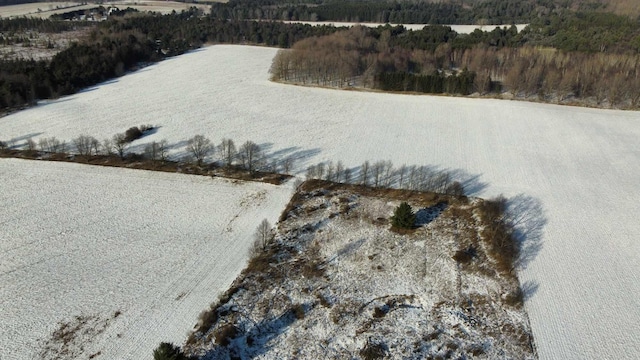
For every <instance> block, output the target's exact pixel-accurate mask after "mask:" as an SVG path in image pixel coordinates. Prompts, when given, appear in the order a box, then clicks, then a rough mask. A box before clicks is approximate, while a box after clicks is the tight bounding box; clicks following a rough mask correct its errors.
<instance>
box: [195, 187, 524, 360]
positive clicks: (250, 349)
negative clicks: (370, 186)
mask: <svg viewBox="0 0 640 360" xmlns="http://www.w3.org/2000/svg"><path fill="white" fill-rule="evenodd" d="M367 193H368V194H367ZM381 195H382V194H380V193H377V194H376V193H372V192H369V191H359V189H357V188H354V187H350V186H345V187H343V188H339V187H338V188H336V187H332V189H331V190H327V189H325V188H324V186H323V184H315V185H313V184H311V183H305V184H304V185H303V186H302V189H301V190H299V192H297V193H296V195H295V198H294V199H296V200H295V203H294V204H293V206H292V207H291V208H290V211H288V212H287V214H286V216H285V217H286V219H285V220H284V221H283V222H280V223H279V224H278V227H277V231H276V232H275V236H274V239H273V241H272V242H271V245H270V247H269V248H268V249H269V250H267V251H264V250H261V251H258V252H257V254H256V255H257V257H255V258H253V259H252V260H251V263H250V265H249V266H248V270H247V271H244V272H243V273H242V275H241V276H240V277H239V278H238V279H236V281H234V283H233V285H232V286H231V288H230V290H229V292H228V293H227V294H226V295H224V296H221V300H220V303H218V304H216V305H217V306H216V307H215V308H214V309H212V311H211V314H212V315H210V316H209V317H208V319H213V320H211V325H209V324H207V325H203V326H202V328H200V327H199V328H198V330H197V331H196V333H194V335H193V337H190V340H189V341H187V344H188V345H187V346H186V347H185V350H186V351H187V352H188V353H189V354H197V355H199V356H200V358H201V359H203V360H205V359H212V360H229V359H233V358H242V359H254V358H256V359H262V360H267V359H274V360H280V359H291V358H296V359H360V358H363V359H367V357H364V356H362V357H361V356H359V355H361V354H362V353H361V352H360V351H361V350H362V349H364V348H365V347H366V346H367V342H369V343H370V344H371V343H373V344H378V345H380V348H383V349H384V348H386V349H388V353H387V355H388V356H387V357H384V358H385V359H404V360H409V359H467V358H486V359H494V360H495V359H535V356H534V353H533V347H532V346H531V344H532V343H531V330H530V326H529V322H528V319H527V316H526V313H525V310H524V307H523V306H522V302H521V300H522V299H520V301H514V296H513V295H514V293H516V292H517V289H518V282H517V279H516V278H515V277H514V276H513V274H508V272H504V271H497V268H496V267H495V265H494V264H495V260H496V258H495V257H494V255H495V253H493V252H492V251H490V250H488V249H489V248H490V246H488V245H489V244H488V243H487V242H486V240H487V239H488V238H487V237H485V236H484V235H483V234H482V233H483V231H484V230H483V229H484V228H485V226H486V225H487V223H488V220H487V219H486V217H484V216H483V215H481V214H482V211H481V210H480V209H481V208H482V201H480V200H477V199H476V200H472V201H469V202H468V201H461V199H457V198H454V197H446V196H441V197H439V198H437V199H436V198H433V197H430V196H428V195H427V194H422V196H421V199H419V198H418V196H416V193H413V194H410V193H409V192H404V193H402V192H397V193H395V194H393V193H392V194H389V193H387V194H385V196H384V197H380V196H381ZM406 196H411V200H410V202H411V206H412V207H413V209H414V210H415V211H417V214H418V217H419V219H420V220H418V223H419V224H420V225H419V227H418V228H417V229H415V230H414V231H412V232H411V233H406V234H404V235H399V234H397V233H396V232H393V231H390V229H389V227H390V226H389V223H388V219H389V217H391V215H392V214H393V211H394V208H395V207H396V206H397V205H398V204H399V203H400V201H401V200H399V199H406ZM472 244H473V245H472ZM467 246H473V248H474V249H476V250H475V252H474V255H473V259H470V261H469V262H464V261H461V262H457V261H456V260H454V254H455V253H456V251H457V250H459V249H465V248H467ZM263 264H268V265H263ZM205 323H206V322H202V324H205ZM230 324H233V325H232V326H235V328H236V329H237V333H236V334H235V335H233V336H228V337H226V340H227V341H225V340H223V339H225V336H224V334H225V333H226V334H229V331H228V329H229V326H230ZM231 339H233V340H231ZM371 358H376V357H369V359H371Z"/></svg>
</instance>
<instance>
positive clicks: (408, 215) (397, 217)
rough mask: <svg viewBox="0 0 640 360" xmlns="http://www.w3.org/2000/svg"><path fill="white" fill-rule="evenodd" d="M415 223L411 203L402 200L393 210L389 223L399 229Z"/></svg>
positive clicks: (410, 226) (407, 227) (411, 226)
mask: <svg viewBox="0 0 640 360" xmlns="http://www.w3.org/2000/svg"><path fill="white" fill-rule="evenodd" d="M415 223H416V214H414V213H413V210H412V209H411V205H409V204H408V203H407V202H406V201H404V202H402V203H401V204H400V205H399V206H398V207H397V208H396V209H395V210H394V211H393V216H392V217H391V225H393V227H396V228H401V229H411V228H413V225H414V224H415Z"/></svg>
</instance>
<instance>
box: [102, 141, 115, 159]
mask: <svg viewBox="0 0 640 360" xmlns="http://www.w3.org/2000/svg"><path fill="white" fill-rule="evenodd" d="M102 151H103V152H104V154H105V155H107V156H109V155H113V151H114V150H113V141H112V140H111V139H104V140H102Z"/></svg>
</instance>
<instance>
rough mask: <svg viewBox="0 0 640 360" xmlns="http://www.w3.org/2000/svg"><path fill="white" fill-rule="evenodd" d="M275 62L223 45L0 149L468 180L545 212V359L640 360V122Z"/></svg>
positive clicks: (78, 105)
mask: <svg viewBox="0 0 640 360" xmlns="http://www.w3.org/2000/svg"><path fill="white" fill-rule="evenodd" d="M276 51H277V50H276V49H270V48H262V47H244V46H213V47H209V48H205V49H201V50H199V51H195V52H192V53H190V54H186V55H184V56H181V57H178V58H173V59H170V60H166V61H163V62H161V63H159V64H155V65H152V66H150V67H148V68H145V69H142V70H141V71H139V72H136V73H134V74H131V75H129V76H126V77H123V78H120V79H116V80H113V81H111V82H110V83H108V84H104V85H100V86H96V87H94V88H92V89H88V90H87V91H85V92H82V93H79V94H76V95H72V96H69V97H66V98H62V99H59V100H56V101H51V102H49V103H48V104H43V105H41V106H38V107H35V108H32V109H28V110H25V111H22V112H19V113H15V114H13V115H10V116H7V117H4V118H1V119H0V139H2V140H6V139H11V138H14V139H15V140H16V141H15V143H16V144H18V145H19V144H24V142H25V139H27V138H28V137H35V138H36V141H37V138H38V137H43V136H46V137H49V136H56V137H58V138H59V139H67V140H69V139H71V138H72V137H74V136H77V135H79V134H82V133H86V134H90V135H93V136H95V137H97V138H98V139H103V138H106V137H111V136H112V135H113V134H115V133H117V132H122V131H124V130H126V129H127V128H129V127H131V126H134V125H139V124H147V123H149V124H154V125H158V126H160V128H159V130H158V131H157V133H155V134H153V135H151V136H148V137H145V138H143V139H142V140H140V141H139V142H140V143H144V142H149V141H154V140H160V139H163V138H166V139H167V140H168V141H169V143H170V144H173V145H175V148H174V149H173V150H172V151H173V155H174V156H181V155H182V154H184V150H183V149H184V144H185V141H186V139H188V138H189V137H191V136H193V135H195V134H198V133H204V134H206V135H207V136H209V137H211V138H212V139H214V140H216V142H218V141H219V140H220V139H221V138H222V137H231V138H233V139H234V140H235V141H236V143H242V142H244V141H245V140H248V139H249V140H253V141H255V142H256V143H258V144H261V145H263V146H264V147H267V148H268V152H269V153H270V154H272V155H273V156H285V155H287V154H290V153H294V152H295V153H298V154H299V155H300V156H299V158H300V160H299V161H298V163H297V168H298V170H299V171H303V170H302V169H304V168H306V166H307V165H310V164H313V163H317V162H320V161H325V160H333V161H334V162H335V161H338V160H342V161H343V162H344V163H345V164H346V165H347V166H357V165H359V164H361V163H362V162H363V161H364V160H370V161H376V160H386V159H391V160H393V162H394V164H395V165H400V164H402V163H406V164H417V165H423V164H434V165H439V166H441V167H447V168H452V169H462V170H464V171H466V172H467V173H469V174H471V175H477V176H479V180H480V182H481V183H484V184H485V185H486V186H482V184H478V186H476V187H475V189H472V190H476V194H478V195H481V196H484V197H488V196H493V195H497V194H500V193H504V194H505V195H506V196H515V195H518V194H525V196H526V197H527V198H531V199H534V200H535V201H534V202H539V203H540V204H541V206H542V209H543V212H541V213H539V214H537V216H533V219H534V220H535V221H529V222H527V223H526V226H527V227H528V230H529V234H530V239H529V240H530V241H535V240H538V241H540V242H541V245H542V246H541V249H539V251H533V250H532V251H531V252H530V253H529V254H528V255H529V257H531V258H532V260H531V261H530V262H529V263H528V266H527V267H526V269H524V270H522V271H521V273H520V276H521V280H522V281H523V282H527V283H529V284H532V289H535V290H536V291H535V293H534V294H533V296H532V297H531V299H530V300H529V301H528V303H527V307H528V312H529V315H530V317H531V326H532V329H533V332H534V336H535V339H536V342H537V346H538V351H539V355H540V357H541V358H542V359H559V358H567V359H599V358H610V359H635V358H638V357H640V350H638V349H637V348H635V347H633V345H634V344H638V343H640V311H638V309H639V308H640V300H639V299H640V270H639V268H638V265H637V264H638V263H640V243H639V242H638V241H636V240H637V236H638V235H637V234H639V233H640V221H638V218H640V206H639V205H638V204H639V202H638V196H637V194H638V193H639V191H640V182H639V181H638V179H640V141H638V139H640V113H638V112H630V111H611V110H599V109H586V108H578V107H568V106H556V105H546V104H537V103H526V102H516V101H506V100H488V99H467V98H455V97H443V96H418V95H397V94H382V93H366V92H357V91H340V90H331V89H319V88H305V87H298V86H291V85H284V84H277V83H272V82H269V81H268V77H269V76H268V69H269V67H270V65H271V59H272V58H273V56H274V54H275V53H276ZM134 148H137V149H141V144H140V145H137V146H136V147H134ZM522 205H523V206H526V205H527V204H526V203H523V204H522ZM4 233H5V232H4V231H3V234H4ZM538 233H539V235H538ZM231 277H232V276H231ZM25 311H26V310H25ZM185 321H186V320H185Z"/></svg>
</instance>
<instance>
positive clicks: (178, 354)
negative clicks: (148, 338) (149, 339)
mask: <svg viewBox="0 0 640 360" xmlns="http://www.w3.org/2000/svg"><path fill="white" fill-rule="evenodd" d="M153 359H154V360H188V357H186V356H185V355H184V354H183V353H182V350H180V347H178V346H175V345H173V344H172V343H166V342H163V343H160V346H158V347H157V348H156V349H155V350H153Z"/></svg>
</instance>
